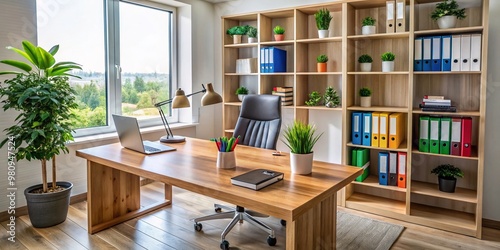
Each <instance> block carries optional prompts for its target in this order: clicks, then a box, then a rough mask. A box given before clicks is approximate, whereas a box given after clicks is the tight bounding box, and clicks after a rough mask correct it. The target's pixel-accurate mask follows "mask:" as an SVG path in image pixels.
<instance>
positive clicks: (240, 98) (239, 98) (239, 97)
mask: <svg viewBox="0 0 500 250" xmlns="http://www.w3.org/2000/svg"><path fill="white" fill-rule="evenodd" d="M245 96H246V95H238V100H240V102H242V101H243V99H245Z"/></svg>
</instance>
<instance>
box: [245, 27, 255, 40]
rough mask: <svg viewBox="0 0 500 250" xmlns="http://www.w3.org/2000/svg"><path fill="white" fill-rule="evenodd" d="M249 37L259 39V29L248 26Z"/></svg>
mask: <svg viewBox="0 0 500 250" xmlns="http://www.w3.org/2000/svg"><path fill="white" fill-rule="evenodd" d="M247 35H248V37H253V38H256V37H257V28H255V27H253V26H248V30H247Z"/></svg>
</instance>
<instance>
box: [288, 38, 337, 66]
mask: <svg viewBox="0 0 500 250" xmlns="http://www.w3.org/2000/svg"><path fill="white" fill-rule="evenodd" d="M341 51H342V43H341V42H329V43H298V44H297V61H296V63H297V68H296V70H297V73H299V72H305V73H309V72H317V64H318V63H317V61H316V58H317V57H318V56H319V55H321V54H324V55H326V56H328V62H327V63H326V67H327V69H326V71H327V72H342V54H343V52H341Z"/></svg>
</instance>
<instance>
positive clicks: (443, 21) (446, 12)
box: [431, 0, 467, 29]
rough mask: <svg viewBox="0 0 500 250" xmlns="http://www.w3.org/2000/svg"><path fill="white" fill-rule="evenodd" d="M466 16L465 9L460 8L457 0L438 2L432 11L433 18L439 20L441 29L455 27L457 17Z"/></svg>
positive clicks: (462, 17)
mask: <svg viewBox="0 0 500 250" xmlns="http://www.w3.org/2000/svg"><path fill="white" fill-rule="evenodd" d="M466 17H467V15H466V14H465V9H460V7H459V6H458V3H457V2H456V1H455V0H444V1H443V2H440V3H438V4H436V9H435V10H434V11H433V12H432V13H431V18H432V20H434V21H437V23H438V26H439V28H440V29H449V28H455V25H456V24H457V19H464V18H466Z"/></svg>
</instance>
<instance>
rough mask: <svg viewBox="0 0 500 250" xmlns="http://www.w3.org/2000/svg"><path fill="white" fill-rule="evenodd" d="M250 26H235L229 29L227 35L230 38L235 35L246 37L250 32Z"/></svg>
mask: <svg viewBox="0 0 500 250" xmlns="http://www.w3.org/2000/svg"><path fill="white" fill-rule="evenodd" d="M248 27H249V26H248V25H245V26H233V27H231V28H229V29H227V31H226V34H228V35H230V36H234V35H246V34H247V32H248Z"/></svg>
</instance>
